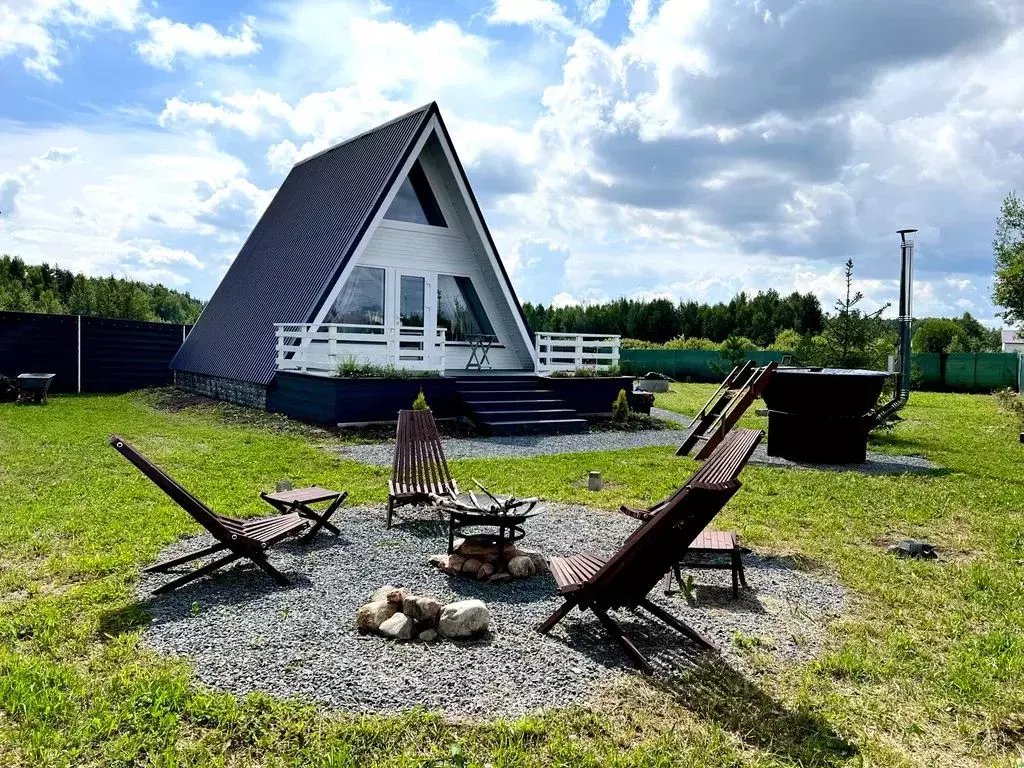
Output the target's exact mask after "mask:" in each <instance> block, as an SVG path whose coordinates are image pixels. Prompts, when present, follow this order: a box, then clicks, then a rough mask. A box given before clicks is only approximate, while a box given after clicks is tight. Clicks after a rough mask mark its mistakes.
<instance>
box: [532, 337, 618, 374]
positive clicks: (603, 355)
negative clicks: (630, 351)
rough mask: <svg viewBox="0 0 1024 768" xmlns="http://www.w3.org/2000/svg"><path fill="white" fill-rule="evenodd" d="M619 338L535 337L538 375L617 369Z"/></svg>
mask: <svg viewBox="0 0 1024 768" xmlns="http://www.w3.org/2000/svg"><path fill="white" fill-rule="evenodd" d="M619 338H620V337H618V336H614V335H609V334H606V333H538V334H535V342H534V343H535V345H536V348H537V373H551V372H552V371H574V370H576V369H577V368H590V369H592V370H595V371H608V370H612V369H614V368H618V367H619Z"/></svg>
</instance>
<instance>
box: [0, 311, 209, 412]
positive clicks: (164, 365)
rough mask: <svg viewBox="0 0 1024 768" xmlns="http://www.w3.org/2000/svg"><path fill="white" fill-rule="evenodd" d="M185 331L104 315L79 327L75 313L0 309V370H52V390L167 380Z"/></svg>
mask: <svg viewBox="0 0 1024 768" xmlns="http://www.w3.org/2000/svg"><path fill="white" fill-rule="evenodd" d="M190 329H191V326H182V325H171V324H170V323H145V322H140V321H137V320H117V319H113V318H107V317H82V318H81V324H80V325H79V318H78V317H77V316H75V315H43V314H36V313H32V312H0V374H4V375H6V376H17V375H18V374H19V373H29V372H36V373H55V374H57V375H56V377H55V378H54V380H53V384H52V386H51V387H50V391H51V392H78V391H81V392H127V391H128V390H131V389H140V388H142V387H150V386H160V385H165V384H170V383H172V382H173V375H172V373H171V370H170V368H169V367H168V366H169V365H170V362H171V358H172V357H174V353H175V352H177V351H178V348H179V347H181V343H182V341H183V340H184V336H185V334H187V333H188V331H189V330H190ZM79 331H80V332H81V337H79ZM79 342H81V343H79ZM79 356H80V357H79ZM79 366H81V369H80V370H81V389H79Z"/></svg>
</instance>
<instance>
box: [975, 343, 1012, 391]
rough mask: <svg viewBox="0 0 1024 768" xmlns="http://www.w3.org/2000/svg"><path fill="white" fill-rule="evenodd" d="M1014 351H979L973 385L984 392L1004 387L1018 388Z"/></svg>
mask: <svg viewBox="0 0 1024 768" xmlns="http://www.w3.org/2000/svg"><path fill="white" fill-rule="evenodd" d="M1017 357H1018V355H1017V354H1016V353H1013V354H1008V353H1004V352H988V353H980V354H979V355H978V356H977V358H978V359H977V363H976V365H975V369H974V387H975V389H980V390H982V391H984V392H991V391H992V390H995V389H1005V388H1006V387H1013V388H1014V389H1017V388H1018V385H1019V382H1018V381H1017V369H1018V365H1019V360H1018V359H1016V358H1017Z"/></svg>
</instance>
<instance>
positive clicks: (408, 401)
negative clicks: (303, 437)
mask: <svg viewBox="0 0 1024 768" xmlns="http://www.w3.org/2000/svg"><path fill="white" fill-rule="evenodd" d="M421 389H422V390H423V395H424V397H426V398H427V402H428V403H429V404H430V408H431V410H432V411H433V412H434V416H435V417H437V418H447V417H452V416H456V415H457V414H458V403H457V401H456V397H455V380H454V379H450V378H444V377H435V378H418V379H371V378H366V379H364V378H334V377H329V376H313V375H310V374H305V373H288V372H280V373H278V374H276V375H275V376H274V380H273V381H272V382H271V383H270V387H269V388H268V390H267V410H268V411H272V412H274V413H283V414H285V415H286V416H288V417H289V418H292V419H298V420H299V421H308V422H312V423H314V424H330V425H332V426H333V425H335V424H362V423H368V422H380V421H396V420H397V419H398V411H399V410H401V409H403V408H411V407H412V401H413V400H415V399H416V396H417V395H418V394H419V392H420V390H421Z"/></svg>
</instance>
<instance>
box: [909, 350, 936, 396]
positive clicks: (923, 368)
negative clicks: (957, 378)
mask: <svg viewBox="0 0 1024 768" xmlns="http://www.w3.org/2000/svg"><path fill="white" fill-rule="evenodd" d="M910 366H911V371H912V372H913V373H914V374H916V375H918V376H919V377H920V379H921V384H922V385H923V386H925V387H927V388H929V389H941V388H942V355H940V354H938V353H937V352H921V353H918V354H916V355H911V357H910Z"/></svg>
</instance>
